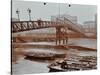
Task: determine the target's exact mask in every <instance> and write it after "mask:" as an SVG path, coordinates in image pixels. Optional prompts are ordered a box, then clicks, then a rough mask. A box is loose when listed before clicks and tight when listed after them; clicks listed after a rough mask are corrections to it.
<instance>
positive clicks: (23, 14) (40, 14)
mask: <svg viewBox="0 0 100 75" xmlns="http://www.w3.org/2000/svg"><path fill="white" fill-rule="evenodd" d="M43 3H44V2H36V1H13V2H12V18H18V16H17V14H16V10H17V9H18V10H19V11H20V14H19V15H20V20H29V16H28V11H27V9H28V8H30V9H31V18H32V20H37V19H40V18H41V19H42V20H50V19H51V16H52V15H58V14H59V9H60V15H61V14H68V15H71V16H77V17H78V23H79V24H83V22H85V21H94V20H95V14H96V13H97V6H95V5H79V4H71V7H68V4H67V3H60V4H59V3H50V2H49V3H47V2H46V3H47V4H46V5H44V4H43Z"/></svg>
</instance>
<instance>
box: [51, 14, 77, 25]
mask: <svg viewBox="0 0 100 75" xmlns="http://www.w3.org/2000/svg"><path fill="white" fill-rule="evenodd" d="M64 17H65V18H67V19H69V20H70V21H72V22H73V23H75V24H77V16H71V15H67V14H61V15H60V16H59V15H55V16H51V21H56V19H57V18H60V19H62V20H63V19H64Z"/></svg>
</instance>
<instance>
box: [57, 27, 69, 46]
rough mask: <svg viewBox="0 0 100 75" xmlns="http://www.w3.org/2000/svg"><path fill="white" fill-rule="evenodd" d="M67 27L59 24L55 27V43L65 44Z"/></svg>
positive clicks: (66, 41)
mask: <svg viewBox="0 0 100 75" xmlns="http://www.w3.org/2000/svg"><path fill="white" fill-rule="evenodd" d="M67 43H68V34H67V29H66V28H64V27H61V26H58V27H56V45H67Z"/></svg>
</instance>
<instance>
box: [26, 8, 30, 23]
mask: <svg viewBox="0 0 100 75" xmlns="http://www.w3.org/2000/svg"><path fill="white" fill-rule="evenodd" d="M27 11H28V13H29V21H31V9H29V8H28V9H27Z"/></svg>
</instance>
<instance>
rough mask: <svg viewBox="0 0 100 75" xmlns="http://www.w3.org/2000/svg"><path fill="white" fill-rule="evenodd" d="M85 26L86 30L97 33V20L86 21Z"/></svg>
mask: <svg viewBox="0 0 100 75" xmlns="http://www.w3.org/2000/svg"><path fill="white" fill-rule="evenodd" d="M83 28H84V31H85V32H87V33H95V32H96V25H95V21H85V22H84V25H83Z"/></svg>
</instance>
